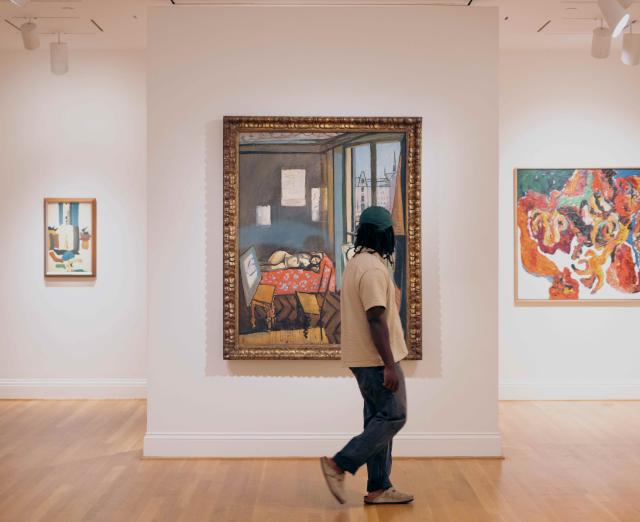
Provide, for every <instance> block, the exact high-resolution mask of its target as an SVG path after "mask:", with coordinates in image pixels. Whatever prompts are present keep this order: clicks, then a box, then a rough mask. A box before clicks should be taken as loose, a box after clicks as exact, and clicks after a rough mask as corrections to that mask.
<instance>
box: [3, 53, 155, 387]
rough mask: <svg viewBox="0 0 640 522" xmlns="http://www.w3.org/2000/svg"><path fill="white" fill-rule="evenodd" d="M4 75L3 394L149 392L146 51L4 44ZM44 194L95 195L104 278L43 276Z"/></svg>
mask: <svg viewBox="0 0 640 522" xmlns="http://www.w3.org/2000/svg"><path fill="white" fill-rule="evenodd" d="M0 78H1V79H2V80H1V81H0V183H1V185H0V187H1V188H0V194H1V195H2V204H1V205H0V221H1V222H2V223H3V241H2V243H3V253H4V255H3V261H2V267H3V270H2V275H0V288H2V292H1V293H0V318H2V319H1V321H2V323H1V324H2V333H1V334H0V397H45V398H58V397H106V398H111V397H139V396H144V394H145V377H146V315H147V314H146V262H147V248H146V188H145V186H146V177H145V174H146V101H145V97H146V91H145V68H144V55H143V53H142V52H141V51H131V52H98V51H93V52H73V51H72V52H71V53H70V70H69V73H68V74H67V75H65V76H54V75H52V74H51V72H50V66H49V53H48V52H47V51H33V52H28V51H3V52H0ZM45 197H95V198H96V199H97V210H98V215H97V241H98V242H97V249H98V266H97V274H98V276H97V278H96V279H95V281H86V280H85V281H60V280H56V281H48V280H45V278H44V277H43V266H44V262H43V256H44V251H43V248H44V245H43V237H44V234H43V198H45Z"/></svg>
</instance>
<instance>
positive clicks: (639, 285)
mask: <svg viewBox="0 0 640 522" xmlns="http://www.w3.org/2000/svg"><path fill="white" fill-rule="evenodd" d="M514 193H515V209H514V215H515V226H514V229H515V302H516V304H517V305H618V306H620V305H637V304H640V169H638V168H600V169H596V168H590V169H516V170H515V172H514Z"/></svg>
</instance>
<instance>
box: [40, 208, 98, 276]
mask: <svg viewBox="0 0 640 522" xmlns="http://www.w3.org/2000/svg"><path fill="white" fill-rule="evenodd" d="M44 218H45V259H44V263H45V276H46V277H56V276H64V277H95V275H96V237H95V236H96V201H95V199H86V198H80V199H53V198H48V199H45V201H44Z"/></svg>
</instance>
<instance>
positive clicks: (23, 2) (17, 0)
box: [9, 0, 29, 7]
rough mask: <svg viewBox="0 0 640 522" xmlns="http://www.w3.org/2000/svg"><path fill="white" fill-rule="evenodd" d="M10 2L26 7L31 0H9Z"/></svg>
mask: <svg viewBox="0 0 640 522" xmlns="http://www.w3.org/2000/svg"><path fill="white" fill-rule="evenodd" d="M9 2H11V3H12V4H13V5H15V6H18V7H24V6H25V5H27V4H28V3H29V0H9Z"/></svg>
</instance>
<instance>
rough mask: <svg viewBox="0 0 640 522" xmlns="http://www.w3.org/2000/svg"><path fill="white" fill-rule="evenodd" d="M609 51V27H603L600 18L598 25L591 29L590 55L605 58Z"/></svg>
mask: <svg viewBox="0 0 640 522" xmlns="http://www.w3.org/2000/svg"><path fill="white" fill-rule="evenodd" d="M610 51H611V29H609V28H608V27H604V26H603V24H602V20H600V27H597V28H596V29H594V30H593V40H592V41H591V56H593V57H594V58H600V59H602V58H607V57H608V56H609V52H610Z"/></svg>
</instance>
